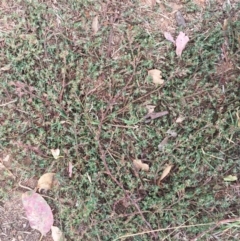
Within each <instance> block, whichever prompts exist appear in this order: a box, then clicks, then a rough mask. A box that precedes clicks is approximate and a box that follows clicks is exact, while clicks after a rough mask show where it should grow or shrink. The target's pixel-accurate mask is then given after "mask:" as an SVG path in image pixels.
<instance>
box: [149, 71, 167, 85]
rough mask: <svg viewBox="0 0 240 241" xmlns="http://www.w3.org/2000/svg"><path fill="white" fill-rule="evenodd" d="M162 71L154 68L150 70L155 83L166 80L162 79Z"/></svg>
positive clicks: (161, 82)
mask: <svg viewBox="0 0 240 241" xmlns="http://www.w3.org/2000/svg"><path fill="white" fill-rule="evenodd" d="M161 74H162V72H161V71H160V70H158V69H152V70H149V71H148V75H149V76H151V77H152V80H153V83H154V84H163V83H164V80H163V79H162V75H161Z"/></svg>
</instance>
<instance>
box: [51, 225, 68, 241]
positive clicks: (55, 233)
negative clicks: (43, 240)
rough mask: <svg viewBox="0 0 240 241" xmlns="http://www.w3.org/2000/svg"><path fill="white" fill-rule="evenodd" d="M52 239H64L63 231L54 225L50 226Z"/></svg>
mask: <svg viewBox="0 0 240 241" xmlns="http://www.w3.org/2000/svg"><path fill="white" fill-rule="evenodd" d="M51 231H52V238H53V241H65V238H64V234H63V232H62V231H61V230H60V229H59V228H58V227H56V226H52V227H51Z"/></svg>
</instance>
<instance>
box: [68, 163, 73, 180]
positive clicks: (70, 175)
mask: <svg viewBox="0 0 240 241" xmlns="http://www.w3.org/2000/svg"><path fill="white" fill-rule="evenodd" d="M72 169H73V165H72V163H71V162H69V163H68V176H69V177H70V178H71V177H72Z"/></svg>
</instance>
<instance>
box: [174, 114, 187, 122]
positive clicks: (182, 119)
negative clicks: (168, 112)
mask: <svg viewBox="0 0 240 241" xmlns="http://www.w3.org/2000/svg"><path fill="white" fill-rule="evenodd" d="M184 120H185V117H184V116H181V115H180V116H179V117H178V118H177V119H176V123H182V122H183V121H184Z"/></svg>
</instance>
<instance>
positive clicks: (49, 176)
mask: <svg viewBox="0 0 240 241" xmlns="http://www.w3.org/2000/svg"><path fill="white" fill-rule="evenodd" d="M54 176H55V173H53V172H49V173H45V174H43V175H42V176H41V177H40V178H39V180H38V184H37V190H39V192H41V190H45V191H48V190H50V189H52V187H53V184H54Z"/></svg>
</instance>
